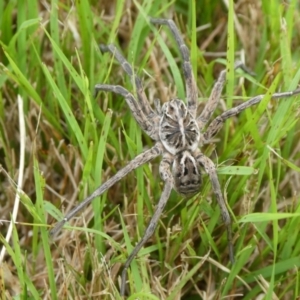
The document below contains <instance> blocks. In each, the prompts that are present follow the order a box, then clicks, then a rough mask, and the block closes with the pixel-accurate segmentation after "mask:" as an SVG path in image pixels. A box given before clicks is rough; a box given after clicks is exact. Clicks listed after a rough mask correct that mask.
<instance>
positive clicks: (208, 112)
mask: <svg viewBox="0 0 300 300" xmlns="http://www.w3.org/2000/svg"><path fill="white" fill-rule="evenodd" d="M238 68H241V69H242V70H244V71H245V72H246V73H249V74H251V75H254V74H253V73H252V72H251V71H250V70H249V69H248V68H247V67H246V66H245V65H244V64H243V63H242V62H241V61H237V62H236V63H235V65H234V69H235V70H236V69H238ZM226 73H227V71H226V69H224V70H223V71H221V73H220V75H219V77H218V80H217V82H216V83H215V84H214V86H213V89H212V91H211V94H210V96H209V98H208V101H207V103H206V105H205V108H204V109H203V111H202V112H201V114H200V116H199V117H198V118H197V122H198V126H199V129H200V130H202V129H203V128H204V126H205V124H206V123H207V122H208V121H209V119H210V118H211V116H212V114H213V113H214V111H215V110H216V108H217V105H218V103H219V100H220V97H221V93H222V90H223V87H224V84H225V82H226Z"/></svg>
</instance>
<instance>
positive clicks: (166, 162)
mask: <svg viewBox="0 0 300 300" xmlns="http://www.w3.org/2000/svg"><path fill="white" fill-rule="evenodd" d="M172 162H173V156H172V155H171V154H169V153H166V154H164V156H163V159H162V161H161V163H160V165H159V173H160V177H161V178H162V180H163V181H164V182H165V186H164V189H163V192H162V194H161V197H160V200H159V202H158V204H157V208H156V210H155V212H154V215H153V216H152V218H151V220H150V223H149V225H148V227H147V229H146V231H145V233H144V235H143V237H142V239H141V240H140V241H139V242H138V244H137V245H136V246H135V247H134V249H133V250H132V252H131V253H130V255H129V256H128V258H127V260H126V262H125V264H124V268H123V271H122V280H121V292H120V294H121V296H124V294H125V286H126V277H127V269H128V268H129V266H130V264H131V262H132V260H133V259H134V257H135V256H136V255H137V254H138V252H139V251H140V250H141V248H142V247H143V246H144V245H145V243H146V242H147V241H148V239H149V238H150V237H151V236H152V235H153V233H154V230H155V228H156V226H157V223H158V221H159V218H160V216H161V214H162V212H163V210H164V208H165V205H166V203H167V201H168V199H169V197H170V194H171V191H172V188H173V176H172V172H171V170H170V166H171V164H172Z"/></svg>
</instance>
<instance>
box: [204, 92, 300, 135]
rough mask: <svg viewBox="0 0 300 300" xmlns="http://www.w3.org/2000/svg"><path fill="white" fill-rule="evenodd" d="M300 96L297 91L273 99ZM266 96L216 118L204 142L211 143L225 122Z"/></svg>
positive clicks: (273, 96)
mask: <svg viewBox="0 0 300 300" xmlns="http://www.w3.org/2000/svg"><path fill="white" fill-rule="evenodd" d="M297 94H300V89H296V90H294V91H291V92H283V93H275V94H273V95H272V96H271V97H272V98H274V99H280V98H286V97H291V96H294V95H297ZM264 96H265V95H258V96H256V97H253V98H251V99H249V100H248V101H246V102H244V103H242V104H240V105H238V106H236V107H233V108H231V109H229V110H227V111H225V112H223V113H222V114H221V115H220V116H218V117H216V118H215V119H214V120H213V121H212V122H211V123H210V125H209V126H208V128H207V130H206V132H205V133H204V134H203V137H204V140H206V141H209V140H210V139H211V138H212V137H213V136H214V135H215V134H217V133H218V132H219V131H220V129H221V128H222V127H223V124H224V122H225V120H227V119H228V118H230V117H233V116H236V115H238V114H239V113H240V112H242V111H243V110H245V109H246V108H248V107H250V106H253V105H255V104H257V103H259V102H260V101H261V100H262V99H263V98H264Z"/></svg>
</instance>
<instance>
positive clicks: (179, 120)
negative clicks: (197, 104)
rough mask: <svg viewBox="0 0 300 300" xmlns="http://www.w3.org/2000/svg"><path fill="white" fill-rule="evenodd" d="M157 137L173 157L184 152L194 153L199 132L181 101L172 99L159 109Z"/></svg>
mask: <svg viewBox="0 0 300 300" xmlns="http://www.w3.org/2000/svg"><path fill="white" fill-rule="evenodd" d="M161 113H162V115H161V119H160V123H159V137H160V140H161V142H162V144H163V145H164V147H165V148H166V149H167V150H168V151H169V152H170V153H171V154H173V155H175V154H176V153H179V152H181V151H184V150H190V151H195V150H196V149H197V148H198V145H199V141H200V130H199V127H198V124H197V122H196V120H195V119H194V117H193V116H192V114H191V113H190V112H189V111H188V109H187V107H186V105H185V104H184V102H182V100H179V99H173V100H170V101H169V102H166V103H164V105H163V106H162V109H161Z"/></svg>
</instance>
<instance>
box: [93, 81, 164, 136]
mask: <svg viewBox="0 0 300 300" xmlns="http://www.w3.org/2000/svg"><path fill="white" fill-rule="evenodd" d="M99 91H107V92H113V93H115V94H119V95H121V96H123V97H124V98H125V100H126V103H127V105H128V106H129V108H130V110H131V112H132V114H133V116H134V118H135V120H136V121H137V122H138V124H139V125H140V127H141V128H142V129H143V130H144V131H145V132H146V133H147V134H148V135H149V136H150V137H151V138H152V139H154V140H156V141H157V140H158V139H159V137H158V133H157V130H156V127H155V126H153V125H155V124H153V122H151V121H150V120H149V119H148V118H147V117H146V116H145V114H144V112H143V110H142V109H141V107H140V106H139V104H138V102H137V101H136V99H135V98H134V96H133V95H132V94H131V93H130V92H129V91H128V90H126V89H125V88H124V87H122V86H120V85H110V84H96V85H95V94H97V93H98V92H99Z"/></svg>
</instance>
